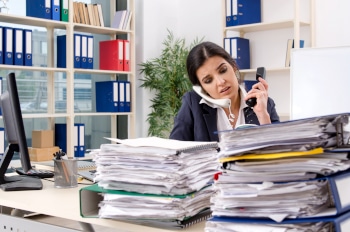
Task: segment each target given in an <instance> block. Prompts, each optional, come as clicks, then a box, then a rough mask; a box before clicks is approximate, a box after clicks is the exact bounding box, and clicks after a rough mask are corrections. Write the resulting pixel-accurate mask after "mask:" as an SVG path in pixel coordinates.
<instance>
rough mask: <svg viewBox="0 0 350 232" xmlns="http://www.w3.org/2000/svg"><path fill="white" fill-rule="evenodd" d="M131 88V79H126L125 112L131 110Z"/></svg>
mask: <svg viewBox="0 0 350 232" xmlns="http://www.w3.org/2000/svg"><path fill="white" fill-rule="evenodd" d="M130 102H131V88H130V81H125V112H130V111H131V104H130Z"/></svg>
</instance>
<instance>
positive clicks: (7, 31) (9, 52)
mask: <svg viewBox="0 0 350 232" xmlns="http://www.w3.org/2000/svg"><path fill="white" fill-rule="evenodd" d="M3 29H4V30H3V36H4V37H3V41H2V42H3V49H4V51H3V53H4V64H10V65H12V64H13V28H11V27H3Z"/></svg>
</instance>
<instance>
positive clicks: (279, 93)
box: [135, 0, 350, 137]
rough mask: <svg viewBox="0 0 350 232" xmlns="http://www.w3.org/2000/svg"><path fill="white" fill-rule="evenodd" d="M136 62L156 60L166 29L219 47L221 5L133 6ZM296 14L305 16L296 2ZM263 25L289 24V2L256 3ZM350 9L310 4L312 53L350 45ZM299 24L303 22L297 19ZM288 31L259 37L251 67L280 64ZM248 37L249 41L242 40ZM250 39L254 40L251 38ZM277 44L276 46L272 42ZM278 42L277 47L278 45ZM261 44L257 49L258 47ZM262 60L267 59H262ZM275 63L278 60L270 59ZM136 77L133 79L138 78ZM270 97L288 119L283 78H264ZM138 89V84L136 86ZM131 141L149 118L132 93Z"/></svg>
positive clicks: (330, 1) (331, 2)
mask: <svg viewBox="0 0 350 232" xmlns="http://www.w3.org/2000/svg"><path fill="white" fill-rule="evenodd" d="M135 2H136V38H137V44H136V62H137V63H141V62H144V61H146V60H148V59H151V58H154V57H156V56H157V55H159V54H160V51H161V49H162V46H161V44H162V41H163V40H164V38H165V36H166V35H167V31H166V29H167V28H168V29H171V30H172V31H173V32H174V34H175V35H176V36H178V37H184V38H186V41H188V42H191V41H193V39H195V38H196V37H198V38H202V37H204V39H205V40H210V41H212V42H215V43H218V44H221V42H222V38H223V33H222V28H223V22H224V21H223V19H222V15H223V8H222V4H223V2H224V1H222V0H177V1H175V0H173V1H164V0H136V1H135ZM300 2H301V5H302V11H303V12H308V11H309V9H308V8H307V6H303V4H304V3H303V2H304V0H300ZM262 5H263V13H262V18H263V21H266V22H268V21H274V20H282V19H289V18H292V17H293V9H294V8H293V7H294V5H293V0H284V3H283V4H281V3H280V0H262ZM349 9H350V1H349V0H315V25H316V27H315V32H316V35H315V36H316V41H315V46H316V47H333V46H349V45H350V30H349V28H350V25H349V24H350V14H349V13H348V11H349ZM301 19H307V20H308V16H307V14H304V13H303V16H302V17H301ZM308 30H309V29H307V28H303V29H302V35H303V36H306V37H304V38H303V37H302V39H305V40H306V41H305V43H306V44H305V46H306V47H309V46H310V37H309V36H308V34H309V31H308ZM292 34H293V33H292V31H291V30H285V29H283V30H276V31H272V32H271V33H270V32H269V33H261V34H260V35H259V36H260V37H259V38H260V40H258V41H256V42H255V43H253V44H252V46H253V49H252V51H253V52H252V54H251V56H252V57H253V58H252V61H251V62H252V66H263V65H266V66H267V65H268V66H272V67H281V66H283V64H284V59H280V58H279V57H281V56H282V57H284V54H285V49H286V45H287V38H289V37H292ZM247 36H249V35H247ZM251 36H254V35H253V34H252V35H251ZM277 41H279V42H277ZM281 41H282V42H281ZM260 43H261V44H260ZM266 55H267V56H268V59H266ZM274 57H278V59H274ZM139 77H140V76H138V78H139ZM267 80H268V81H269V83H270V96H271V97H273V98H274V99H275V101H276V103H277V109H278V110H279V112H281V113H282V114H288V113H289V104H288V102H289V94H288V91H289V88H288V85H286V83H289V73H285V72H279V73H274V74H271V75H269V77H268V79H267ZM139 84H140V83H138V85H139ZM136 94H137V102H136V108H137V110H136V121H137V123H136V128H137V132H136V136H137V137H145V136H147V130H148V125H147V123H146V118H147V114H148V113H149V112H150V109H149V105H150V102H149V99H150V98H151V96H152V95H151V94H150V93H149V92H148V90H144V89H142V88H138V89H137V93H136Z"/></svg>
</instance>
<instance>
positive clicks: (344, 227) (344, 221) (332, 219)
mask: <svg viewBox="0 0 350 232" xmlns="http://www.w3.org/2000/svg"><path fill="white" fill-rule="evenodd" d="M208 221H209V222H214V223H215V222H218V223H220V222H223V223H237V224H249V225H251V224H254V225H261V226H263V225H274V224H275V225H276V224H302V223H317V222H329V223H331V227H333V228H334V229H335V230H334V232H348V231H349V223H350V211H348V212H346V213H344V214H341V215H337V216H328V217H310V218H297V219H286V220H283V221H282V222H280V223H278V222H276V221H273V220H271V219H262V218H239V217H217V216H214V217H212V218H210V219H209V220H208ZM330 231H333V230H330Z"/></svg>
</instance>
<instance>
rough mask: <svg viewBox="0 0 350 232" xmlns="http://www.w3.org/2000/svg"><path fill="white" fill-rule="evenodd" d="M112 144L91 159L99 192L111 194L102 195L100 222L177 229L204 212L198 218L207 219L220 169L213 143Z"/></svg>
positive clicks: (152, 141) (159, 141)
mask: <svg viewBox="0 0 350 232" xmlns="http://www.w3.org/2000/svg"><path fill="white" fill-rule="evenodd" d="M114 141H115V142H118V144H103V145H101V148H100V151H99V152H98V153H96V154H95V155H94V161H95V163H96V167H97V168H96V177H95V180H96V181H97V182H98V186H99V187H101V188H103V189H108V190H111V191H113V193H111V194H108V193H104V194H103V196H104V199H103V201H101V203H100V210H99V215H100V217H103V218H114V219H121V220H131V219H132V220H134V222H137V223H145V222H149V220H151V221H152V220H153V222H157V223H158V224H159V222H162V223H163V224H166V222H174V221H177V222H176V224H179V221H180V222H183V221H184V220H187V219H189V218H192V217H194V216H196V215H198V214H199V213H201V212H203V211H205V212H206V213H205V214H204V215H202V216H203V217H204V216H205V217H207V216H208V215H209V214H210V213H211V212H210V210H206V209H209V208H210V197H211V196H212V194H213V189H212V183H213V177H214V174H215V173H217V171H218V168H219V164H218V162H217V161H216V160H217V158H216V157H217V148H218V144H217V143H216V142H185V141H177V140H169V139H161V138H157V137H149V138H140V139H129V140H118V139H115V140H114ZM130 202H132V204H130ZM154 220H156V221H154Z"/></svg>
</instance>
